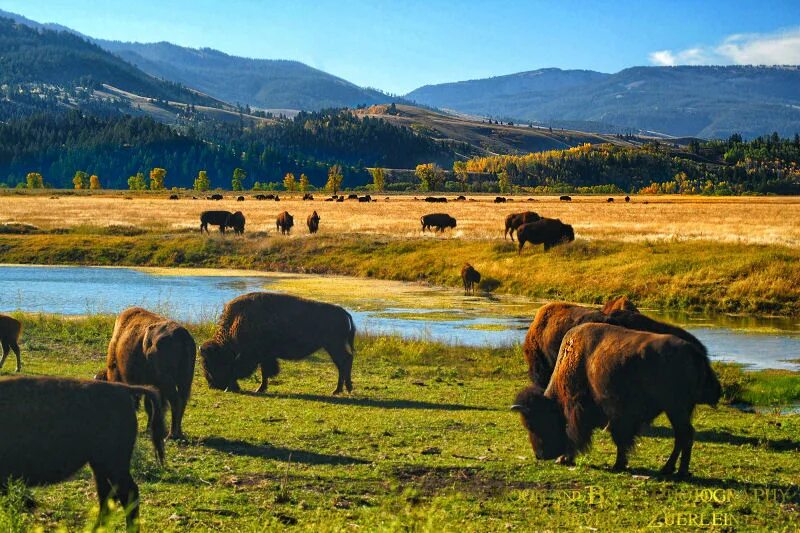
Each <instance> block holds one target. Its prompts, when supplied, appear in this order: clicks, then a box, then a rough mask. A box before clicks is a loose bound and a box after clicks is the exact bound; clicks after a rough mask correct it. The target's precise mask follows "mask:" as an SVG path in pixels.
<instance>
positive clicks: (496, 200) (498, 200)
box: [494, 196, 507, 204]
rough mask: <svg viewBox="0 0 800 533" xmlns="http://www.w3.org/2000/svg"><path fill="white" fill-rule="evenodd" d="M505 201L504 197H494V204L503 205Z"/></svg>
mask: <svg viewBox="0 0 800 533" xmlns="http://www.w3.org/2000/svg"><path fill="white" fill-rule="evenodd" d="M506 201H507V199H506V198H505V197H504V196H496V197H495V199H494V203H496V204H504V203H506Z"/></svg>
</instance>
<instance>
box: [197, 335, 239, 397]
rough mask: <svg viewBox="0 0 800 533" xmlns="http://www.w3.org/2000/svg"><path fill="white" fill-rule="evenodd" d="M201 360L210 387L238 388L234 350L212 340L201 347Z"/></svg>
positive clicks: (222, 388)
mask: <svg viewBox="0 0 800 533" xmlns="http://www.w3.org/2000/svg"><path fill="white" fill-rule="evenodd" d="M200 360H201V362H202V364H203V374H204V375H205V376H206V381H207V382H208V386H209V387H211V388H212V389H219V390H226V389H231V390H235V389H236V378H235V376H234V373H233V366H234V362H235V360H236V358H235V356H234V354H233V353H232V352H230V351H229V350H226V349H224V348H223V347H222V346H220V345H219V343H217V342H215V341H213V340H211V341H208V342H206V343H204V344H203V345H202V346H201V347H200Z"/></svg>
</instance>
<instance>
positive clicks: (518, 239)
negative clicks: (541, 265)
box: [517, 234, 525, 255]
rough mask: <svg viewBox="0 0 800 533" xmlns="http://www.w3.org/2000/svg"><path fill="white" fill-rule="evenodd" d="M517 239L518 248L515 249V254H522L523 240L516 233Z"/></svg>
mask: <svg viewBox="0 0 800 533" xmlns="http://www.w3.org/2000/svg"><path fill="white" fill-rule="evenodd" d="M517 241H518V245H519V248H518V249H517V255H522V247H523V246H525V241H523V240H522V239H520V238H519V234H517Z"/></svg>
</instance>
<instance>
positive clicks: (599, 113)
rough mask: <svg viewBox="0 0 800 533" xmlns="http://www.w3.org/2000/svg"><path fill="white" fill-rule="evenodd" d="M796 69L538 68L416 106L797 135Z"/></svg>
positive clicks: (429, 92)
mask: <svg viewBox="0 0 800 533" xmlns="http://www.w3.org/2000/svg"><path fill="white" fill-rule="evenodd" d="M798 87H800V69H798V68H797V67H755V66H723V67H689V66H681V67H633V68H629V69H625V70H622V71H620V72H618V73H616V74H601V73H597V72H590V71H561V70H558V69H543V70H538V71H532V72H522V73H518V74H512V75H509V76H499V77H496V78H489V79H483V80H472V81H465V82H459V83H449V84H442V85H432V86H425V87H421V88H419V89H416V90H414V91H412V92H411V93H409V94H408V95H406V97H407V98H408V99H411V100H414V101H416V102H419V103H422V104H427V105H435V106H438V107H444V108H448V109H454V110H457V111H461V112H464V113H472V114H476V115H482V116H487V115H488V116H494V117H509V118H514V119H518V120H519V119H521V120H531V121H537V122H541V123H546V124H547V123H550V122H555V123H558V124H576V125H583V126H584V127H587V128H588V127H591V124H597V125H598V126H595V129H597V128H600V129H605V130H607V131H608V130H609V129H612V130H613V128H616V129H618V130H624V129H628V128H634V129H638V130H642V131H655V132H661V133H665V134H669V135H676V136H698V137H727V136H729V135H731V134H732V133H741V134H743V135H745V136H746V137H754V136H757V135H761V134H765V133H771V132H773V131H777V132H778V133H780V134H781V135H785V136H788V135H792V134H794V133H795V132H797V131H800V90H799V89H798Z"/></svg>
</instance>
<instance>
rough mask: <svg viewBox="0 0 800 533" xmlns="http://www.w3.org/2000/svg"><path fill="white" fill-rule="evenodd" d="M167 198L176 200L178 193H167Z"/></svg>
mask: <svg viewBox="0 0 800 533" xmlns="http://www.w3.org/2000/svg"><path fill="white" fill-rule="evenodd" d="M169 199H170V200H177V199H178V195H177V194H170V195H169Z"/></svg>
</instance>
